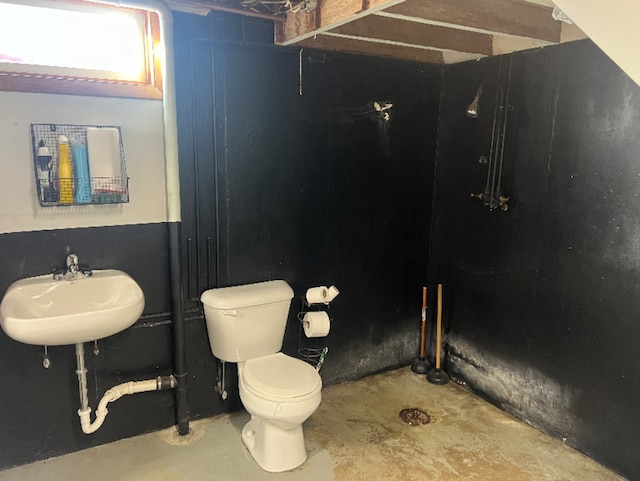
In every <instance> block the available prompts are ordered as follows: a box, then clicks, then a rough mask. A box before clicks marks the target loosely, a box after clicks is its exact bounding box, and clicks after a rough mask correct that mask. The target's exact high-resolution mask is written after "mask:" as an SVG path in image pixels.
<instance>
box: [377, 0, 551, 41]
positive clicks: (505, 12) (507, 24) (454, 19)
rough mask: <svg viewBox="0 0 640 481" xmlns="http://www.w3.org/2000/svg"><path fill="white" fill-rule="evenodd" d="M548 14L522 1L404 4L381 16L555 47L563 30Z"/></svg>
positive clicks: (455, 0) (439, 0)
mask: <svg viewBox="0 0 640 481" xmlns="http://www.w3.org/2000/svg"><path fill="white" fill-rule="evenodd" d="M551 11H552V9H550V8H548V7H543V6H540V5H537V4H532V3H529V2H523V1H521V0H472V1H470V0H407V1H406V2H404V3H402V4H399V5H395V6H392V7H389V8H387V9H385V11H384V13H382V15H387V16H393V17H395V18H399V19H402V20H409V21H414V22H415V21H418V22H420V21H422V22H425V23H432V24H436V25H448V26H455V27H456V28H465V29H468V30H473V31H478V32H486V33H501V34H508V35H514V36H517V37H526V38H531V39H538V40H544V41H547V42H552V43H558V42H560V32H561V29H562V26H561V25H560V22H556V21H555V20H553V18H552V17H551Z"/></svg>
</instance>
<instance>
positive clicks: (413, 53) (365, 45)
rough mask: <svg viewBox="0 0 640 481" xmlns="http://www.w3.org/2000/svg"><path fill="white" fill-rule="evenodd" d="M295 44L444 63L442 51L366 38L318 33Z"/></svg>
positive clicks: (319, 48)
mask: <svg viewBox="0 0 640 481" xmlns="http://www.w3.org/2000/svg"><path fill="white" fill-rule="evenodd" d="M296 45H300V46H303V47H309V48H314V49H318V50H331V51H338V52H351V53H359V54H363V55H375V56H380V57H389V58H397V59H401V60H409V61H411V62H422V63H435V64H441V63H444V59H443V53H442V52H440V51H437V50H430V49H426V48H413V47H406V46H402V45H392V44H388V43H376V42H370V41H367V40H362V39H357V38H348V37H343V36H339V35H336V34H333V33H331V32H329V33H327V34H320V35H317V36H315V37H311V38H308V39H306V40H302V41H301V42H298V43H297V44H296Z"/></svg>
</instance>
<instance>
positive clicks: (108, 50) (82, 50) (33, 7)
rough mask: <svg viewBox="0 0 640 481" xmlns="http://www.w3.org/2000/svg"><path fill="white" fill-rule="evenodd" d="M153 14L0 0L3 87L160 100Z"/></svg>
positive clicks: (0, 81) (0, 77)
mask: <svg viewBox="0 0 640 481" xmlns="http://www.w3.org/2000/svg"><path fill="white" fill-rule="evenodd" d="M159 40H160V36H159V22H158V18H157V15H156V14H153V13H151V12H148V11H144V10H134V9H125V8H116V7H110V6H97V5H95V4H88V3H63V2H53V1H47V0H44V1H38V2H37V3H35V2H33V3H29V4H27V2H25V1H22V2H21V3H19V4H18V3H7V2H0V90H14V91H22V92H44V93H62V94H77V95H97V96H114V97H139V98H155V99H161V98H162V85H161V75H160V70H161V68H160V67H161V65H160V62H159V58H158V56H157V55H156V51H157V50H158V47H159V44H160V41H159Z"/></svg>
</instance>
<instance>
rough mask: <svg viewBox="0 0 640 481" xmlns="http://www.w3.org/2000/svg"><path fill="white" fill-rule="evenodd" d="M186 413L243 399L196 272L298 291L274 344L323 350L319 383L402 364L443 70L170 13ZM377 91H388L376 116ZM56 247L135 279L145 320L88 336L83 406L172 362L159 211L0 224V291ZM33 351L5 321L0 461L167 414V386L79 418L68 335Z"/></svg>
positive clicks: (40, 268)
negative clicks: (300, 44)
mask: <svg viewBox="0 0 640 481" xmlns="http://www.w3.org/2000/svg"><path fill="white" fill-rule="evenodd" d="M175 37H176V64H177V72H176V75H177V84H178V92H177V93H178V109H179V119H178V120H179V149H180V151H179V155H180V168H181V183H182V185H181V188H182V202H183V220H184V221H183V236H184V245H183V255H184V267H185V276H184V277H185V299H186V307H187V313H186V318H187V321H186V337H187V355H188V366H187V368H188V393H187V395H188V404H189V410H190V414H191V416H192V417H193V418H194V419H196V418H202V417H208V416H212V415H215V414H219V413H222V412H225V411H231V410H236V409H239V408H240V402H239V399H238V395H237V386H236V380H235V370H234V367H233V366H228V369H229V372H228V376H227V378H228V386H227V388H228V391H229V393H230V396H229V398H228V399H227V400H226V401H224V402H223V401H221V399H220V397H219V396H218V394H216V393H215V392H214V385H215V382H216V368H217V364H216V361H215V359H214V358H213V356H212V355H211V352H210V349H209V344H208V338H207V333H206V328H205V323H204V320H203V318H202V313H201V309H200V307H199V303H198V298H199V295H200V293H201V292H202V291H203V290H204V289H206V288H209V287H214V286H218V285H220V286H224V285H232V284H239V283H247V282H257V281H263V280H267V279H277V278H282V279H285V280H287V281H288V282H289V283H290V284H291V285H292V286H293V288H294V290H295V293H296V296H297V298H296V299H295V300H294V303H293V304H292V310H291V316H290V319H289V324H288V326H287V333H286V337H285V347H284V349H285V351H286V352H288V353H290V354H296V352H297V350H298V347H315V346H318V347H319V346H324V345H325V344H326V345H327V346H328V347H329V355H328V356H327V361H326V363H325V368H324V374H323V378H324V382H325V384H330V383H335V382H339V381H341V380H345V379H355V378H358V377H361V376H364V375H367V374H371V373H373V372H377V371H380V370H385V369H389V368H391V367H395V366H399V365H403V364H406V363H408V362H409V361H410V360H411V359H412V358H413V357H414V356H415V353H416V351H417V345H418V339H417V332H418V329H419V303H420V299H421V286H422V285H423V284H424V282H425V281H426V273H427V249H426V246H427V245H428V239H429V235H430V234H429V219H430V208H431V188H432V184H433V171H434V163H435V146H436V133H437V115H438V102H439V92H440V69H439V68H438V67H434V66H421V65H418V64H410V63H402V62H394V61H387V60H381V59H371V58H364V57H356V56H348V55H334V54H330V55H329V54H327V55H323V54H316V53H313V52H308V51H305V52H304V55H303V79H302V80H303V82H302V83H303V85H302V87H303V95H302V96H301V95H300V93H299V88H300V78H299V59H300V56H299V51H298V50H286V49H276V48H274V47H273V46H270V45H269V44H270V43H271V38H272V23H271V22H255V21H252V20H248V19H242V18H240V17H230V16H210V17H207V18H203V17H196V16H192V15H186V14H176V15H175ZM373 101H382V102H391V103H393V107H392V108H391V110H390V111H389V114H390V119H389V121H388V122H387V121H385V120H384V119H383V116H382V114H381V113H379V112H377V111H376V110H375V109H374V107H373ZM67 247H69V249H70V250H71V251H73V252H75V253H77V254H78V256H79V257H80V260H81V262H82V263H87V264H89V265H90V266H91V267H92V268H94V269H100V268H117V269H122V270H124V271H126V272H128V273H129V274H130V275H131V276H132V277H133V278H134V279H136V281H138V283H140V285H141V287H142V288H143V290H144V292H145V296H146V300H147V303H146V308H145V312H144V315H143V318H142V319H141V320H140V321H139V322H138V323H137V324H136V325H135V326H134V327H132V328H131V329H128V330H126V331H124V332H122V333H120V334H118V335H116V336H112V337H110V338H107V339H104V340H101V341H100V342H99V347H100V354H99V355H98V356H94V355H93V354H92V346H91V345H89V344H87V346H86V351H87V368H88V370H89V397H90V405H91V406H92V408H93V409H95V407H96V406H97V403H98V401H99V399H100V397H101V396H102V394H103V393H104V391H105V390H106V389H108V388H109V387H111V386H113V385H115V384H118V383H120V382H124V381H128V380H139V379H147V378H150V377H155V376H158V375H166V374H169V373H170V372H171V351H170V349H171V347H170V346H171V338H170V331H171V329H170V324H169V319H170V315H169V314H168V310H169V299H168V257H167V256H168V246H167V226H166V224H163V223H159V224H146V225H131V226H116V227H99V228H88V229H63V230H55V231H43V232H24V233H16V234H0V253H1V256H2V257H1V258H2V264H3V268H2V269H0V290H1V291H2V292H3V293H4V291H5V290H6V288H7V287H8V286H9V284H10V283H11V282H13V281H15V280H17V279H19V278H22V277H27V276H32V275H39V274H43V273H46V272H48V271H49V270H50V269H51V267H53V266H59V265H61V264H62V263H63V262H64V260H65V255H66V252H67ZM320 284H335V285H336V286H338V287H339V289H340V290H341V294H340V296H339V297H338V298H337V299H336V301H335V303H334V305H333V306H332V307H331V316H332V317H333V319H334V323H333V326H332V332H331V334H330V336H329V337H327V338H326V339H320V340H318V341H317V343H316V342H315V341H309V340H306V339H302V338H300V337H299V336H300V324H299V322H298V321H297V319H296V316H295V314H296V312H297V311H298V310H299V306H300V299H299V298H300V296H302V295H303V294H304V292H305V290H306V288H308V287H311V286H315V285H320ZM50 356H51V362H52V364H51V367H50V368H49V369H48V370H47V369H44V368H43V367H42V349H41V348H39V347H37V346H27V345H23V344H20V343H18V342H15V341H13V340H11V339H9V338H8V337H7V336H6V335H4V333H0V382H2V385H3V388H2V389H1V390H0V406H1V407H2V409H1V410H0V426H2V429H0V446H2V451H1V452H0V469H3V468H7V467H10V466H15V465H20V464H25V463H29V462H33V461H36V460H40V459H46V458H49V457H52V456H56V455H60V454H64V453H67V452H71V451H77V450H81V449H85V448H87V447H90V446H94V445H99V444H103V443H107V442H111V441H114V440H117V439H121V438H125V437H129V436H135V435H138V434H141V433H144V432H149V431H154V430H158V429H161V428H164V427H168V426H171V425H172V424H173V423H174V415H173V409H174V407H173V399H172V395H171V393H170V392H159V393H158V392H154V393H143V394H137V395H135V396H126V397H124V398H122V399H120V400H118V401H117V402H116V403H114V404H113V405H112V406H110V408H109V415H108V417H107V419H106V421H105V423H104V425H103V426H102V427H101V429H100V430H99V431H98V432H96V433H95V434H92V435H85V434H83V433H82V431H81V429H80V424H79V420H78V415H77V413H76V410H77V408H78V407H79V401H78V391H77V377H76V374H75V355H74V348H73V346H62V347H53V348H51V349H50Z"/></svg>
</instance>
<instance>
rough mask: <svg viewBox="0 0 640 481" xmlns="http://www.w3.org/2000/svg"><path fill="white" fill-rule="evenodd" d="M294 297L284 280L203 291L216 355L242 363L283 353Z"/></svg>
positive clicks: (211, 343)
mask: <svg viewBox="0 0 640 481" xmlns="http://www.w3.org/2000/svg"><path fill="white" fill-rule="evenodd" d="M292 298H293V290H292V289H291V287H290V286H289V284H287V283H286V282H285V281H267V282H259V283H257V284H246V285H241V286H233V287H223V288H220V289H210V290H208V291H205V292H203V293H202V296H201V297H200V300H201V301H202V304H203V305H204V316H205V319H206V323H207V332H208V334H209V344H210V345H211V351H212V352H213V355H214V356H216V357H217V358H218V359H220V360H222V361H227V362H242V361H247V360H249V359H254V358H256V357H262V356H266V355H268V354H274V353H276V352H278V351H280V349H281V348H282V340H283V338H284V330H285V327H286V325H287V317H288V315H289V307H290V305H291V299H292Z"/></svg>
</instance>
